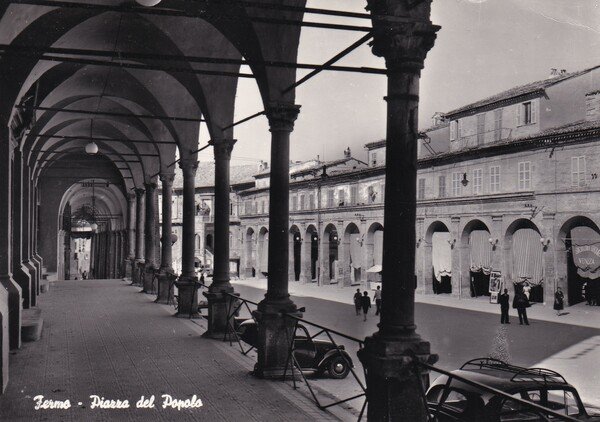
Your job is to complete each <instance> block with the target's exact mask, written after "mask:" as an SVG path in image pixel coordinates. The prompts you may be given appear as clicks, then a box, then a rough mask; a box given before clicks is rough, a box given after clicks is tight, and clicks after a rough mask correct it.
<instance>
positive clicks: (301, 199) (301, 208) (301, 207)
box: [300, 195, 305, 211]
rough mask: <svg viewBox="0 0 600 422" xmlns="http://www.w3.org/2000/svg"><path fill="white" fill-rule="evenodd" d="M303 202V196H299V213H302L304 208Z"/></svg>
mask: <svg viewBox="0 0 600 422" xmlns="http://www.w3.org/2000/svg"><path fill="white" fill-rule="evenodd" d="M304 201H305V199H304V195H300V210H301V211H304V207H305V204H304Z"/></svg>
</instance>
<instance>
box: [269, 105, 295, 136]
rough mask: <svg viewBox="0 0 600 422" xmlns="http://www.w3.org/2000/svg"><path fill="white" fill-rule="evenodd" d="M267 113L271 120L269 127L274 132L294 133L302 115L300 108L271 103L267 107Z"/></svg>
mask: <svg viewBox="0 0 600 422" xmlns="http://www.w3.org/2000/svg"><path fill="white" fill-rule="evenodd" d="M265 113H266V115H267V119H269V127H270V129H271V132H273V131H286V132H292V131H293V130H294V122H295V121H296V119H297V118H298V113H300V106H299V105H296V104H288V103H271V104H269V105H268V106H267V108H266V110H265Z"/></svg>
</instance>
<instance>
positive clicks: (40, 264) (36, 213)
mask: <svg viewBox="0 0 600 422" xmlns="http://www.w3.org/2000/svg"><path fill="white" fill-rule="evenodd" d="M36 183H37V182H36ZM31 190H32V195H31V198H32V204H31V248H32V252H33V255H32V256H31V262H32V263H33V265H34V267H35V268H36V269H37V272H38V274H40V277H41V276H43V275H44V271H45V269H44V260H43V259H42V257H41V256H40V255H39V254H38V234H39V226H38V223H39V217H40V198H39V190H38V187H37V184H33V185H32V186H31ZM36 292H37V294H38V295H39V294H40V283H39V279H38V280H37V282H36Z"/></svg>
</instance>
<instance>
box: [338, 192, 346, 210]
mask: <svg viewBox="0 0 600 422" xmlns="http://www.w3.org/2000/svg"><path fill="white" fill-rule="evenodd" d="M345 199H346V191H344V189H340V190H338V207H342V206H344V205H346V204H345V203H344V200H345Z"/></svg>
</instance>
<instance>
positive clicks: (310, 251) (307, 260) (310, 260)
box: [302, 224, 319, 282]
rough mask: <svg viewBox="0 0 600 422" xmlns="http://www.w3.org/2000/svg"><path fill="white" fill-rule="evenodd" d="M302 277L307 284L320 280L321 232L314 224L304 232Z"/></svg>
mask: <svg viewBox="0 0 600 422" xmlns="http://www.w3.org/2000/svg"><path fill="white" fill-rule="evenodd" d="M302 255H303V256H304V261H303V265H302V277H303V280H304V281H305V282H315V281H318V279H319V232H318V231H317V228H316V227H315V226H314V225H313V224H309V225H308V226H307V227H306V231H305V232H304V241H303V242H302Z"/></svg>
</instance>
